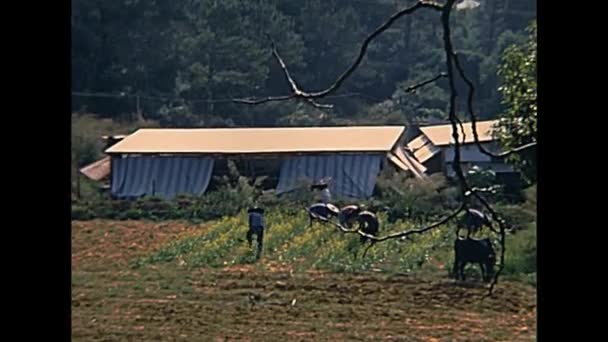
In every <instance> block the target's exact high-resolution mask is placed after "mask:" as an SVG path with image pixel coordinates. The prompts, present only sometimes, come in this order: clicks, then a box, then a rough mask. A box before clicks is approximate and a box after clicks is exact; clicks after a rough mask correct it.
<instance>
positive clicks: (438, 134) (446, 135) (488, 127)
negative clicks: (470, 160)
mask: <svg viewBox="0 0 608 342" xmlns="http://www.w3.org/2000/svg"><path fill="white" fill-rule="evenodd" d="M496 123H498V120H490V121H477V122H476V127H477V134H478V136H479V141H480V142H485V141H491V140H494V138H493V137H492V132H493V126H494V124H496ZM462 126H463V128H464V134H465V143H466V144H469V143H473V142H475V138H474V137H473V129H472V124H471V123H470V122H467V123H463V124H462ZM420 131H422V134H424V135H425V136H426V137H427V138H428V139H429V140H430V141H431V142H432V143H433V144H434V145H435V146H445V145H450V144H452V143H453V140H452V125H451V124H447V125H437V126H427V127H420ZM458 136H459V140H460V141H461V142H462V130H461V129H460V127H458Z"/></svg>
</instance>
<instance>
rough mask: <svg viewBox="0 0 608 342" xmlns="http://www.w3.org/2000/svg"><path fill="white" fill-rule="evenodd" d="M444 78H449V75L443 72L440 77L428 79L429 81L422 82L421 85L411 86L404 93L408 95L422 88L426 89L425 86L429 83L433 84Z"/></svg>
mask: <svg viewBox="0 0 608 342" xmlns="http://www.w3.org/2000/svg"><path fill="white" fill-rule="evenodd" d="M442 77H448V74H447V73H445V72H442V73H440V74H439V75H437V76H435V77H433V78H430V79H428V80H426V81H422V82H420V83H417V84H414V85H411V86H409V87H407V88H405V90H404V91H405V92H406V93H410V92H412V91H414V90H416V89H418V88H420V87H424V86H425V85H427V84H429V83H433V82H435V81H437V80H438V79H440V78H442Z"/></svg>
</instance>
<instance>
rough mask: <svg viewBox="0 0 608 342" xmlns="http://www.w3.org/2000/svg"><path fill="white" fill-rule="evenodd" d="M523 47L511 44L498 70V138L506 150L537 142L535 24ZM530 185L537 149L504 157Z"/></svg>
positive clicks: (530, 28)
mask: <svg viewBox="0 0 608 342" xmlns="http://www.w3.org/2000/svg"><path fill="white" fill-rule="evenodd" d="M528 32H529V38H528V41H527V43H526V44H525V45H512V46H511V47H509V48H508V49H507V50H506V51H505V53H504V55H503V62H502V64H501V65H500V67H499V68H498V75H499V76H500V77H501V78H502V85H501V86H500V88H499V91H500V93H501V94H502V104H503V105H504V106H505V110H504V111H503V112H502V113H501V114H500V125H499V128H498V130H497V132H498V138H499V140H500V143H501V145H502V146H503V148H505V149H513V148H516V147H517V146H522V145H525V144H529V143H532V142H535V141H537V138H538V130H537V117H538V106H537V103H536V93H537V91H536V86H537V79H536V77H537V74H536V21H534V22H532V24H531V25H530V26H529V28H528ZM507 158H508V160H510V161H511V162H512V163H513V164H514V165H516V167H517V168H519V169H520V170H521V171H522V174H523V176H524V178H525V179H526V180H527V181H529V182H532V183H534V182H536V149H535V148H529V149H527V150H524V151H522V152H521V153H514V154H511V155H510V156H508V157H507Z"/></svg>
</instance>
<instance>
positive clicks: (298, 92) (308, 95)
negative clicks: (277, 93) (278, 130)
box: [235, 0, 443, 108]
mask: <svg viewBox="0 0 608 342" xmlns="http://www.w3.org/2000/svg"><path fill="white" fill-rule="evenodd" d="M421 8H430V9H434V10H441V9H442V8H443V6H442V5H441V4H438V3H436V2H432V1H424V0H420V1H418V2H417V3H416V4H415V5H413V6H411V7H408V8H406V9H403V10H401V11H399V12H397V13H395V14H393V15H392V16H391V17H390V18H389V19H388V20H387V21H386V22H385V23H384V24H382V25H380V26H379V27H378V28H377V29H376V30H375V31H374V32H372V33H371V34H370V35H369V36H368V37H367V38H366V39H365V40H364V41H363V44H362V45H361V48H360V49H359V55H357V58H356V59H355V61H354V62H353V64H351V66H350V67H349V68H348V69H346V71H344V72H343V73H342V75H340V76H339V77H338V79H336V81H335V82H334V83H333V84H332V85H331V86H329V87H328V88H327V89H325V90H321V91H318V92H306V91H303V90H302V89H300V87H298V85H297V83H296V82H295V80H294V79H293V77H291V75H290V73H289V70H288V69H287V65H286V64H285V62H284V61H283V58H281V55H279V52H278V51H277V49H276V46H275V43H274V41H273V40H272V38H271V37H270V35H268V34H266V36H267V37H268V38H269V39H270V42H271V46H272V55H273V56H274V57H275V59H276V60H277V62H278V63H279V65H280V66H281V69H282V70H283V74H284V75H285V79H287V82H289V85H290V87H291V91H292V92H293V94H292V96H291V97H271V98H272V100H268V99H269V98H267V99H265V100H255V99H235V102H237V103H245V104H259V103H264V102H269V101H285V100H289V99H292V98H303V99H308V100H310V99H317V98H322V97H325V96H327V95H329V94H331V93H333V92H334V91H336V90H337V89H338V88H339V87H340V86H341V85H342V83H343V82H344V81H345V80H346V79H347V78H348V77H349V76H350V75H351V74H352V73H353V72H354V71H355V70H356V69H357V68H358V67H359V65H360V64H361V62H362V61H363V57H364V56H365V53H366V52H367V48H368V46H369V44H370V43H371V42H372V40H374V38H376V37H378V36H379V35H380V34H381V33H382V32H384V31H386V30H387V29H388V28H389V27H391V25H392V24H393V23H394V22H395V21H396V20H397V19H399V18H401V17H402V16H404V15H408V14H412V13H414V12H415V11H416V10H418V9H421ZM308 103H309V104H311V105H313V106H314V107H316V108H332V107H333V106H331V105H323V104H319V103H316V102H314V101H308Z"/></svg>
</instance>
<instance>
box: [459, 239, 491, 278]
mask: <svg viewBox="0 0 608 342" xmlns="http://www.w3.org/2000/svg"><path fill="white" fill-rule="evenodd" d="M468 263H477V264H479V267H480V268H481V276H482V278H483V281H485V282H487V281H489V280H490V278H491V277H492V275H493V274H494V264H495V263H496V253H495V252H494V248H493V247H492V242H491V241H490V239H488V238H485V239H480V240H477V239H471V238H466V239H462V238H457V239H456V241H454V270H453V272H454V276H455V277H456V279H462V280H465V275H464V267H465V266H466V264H468Z"/></svg>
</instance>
